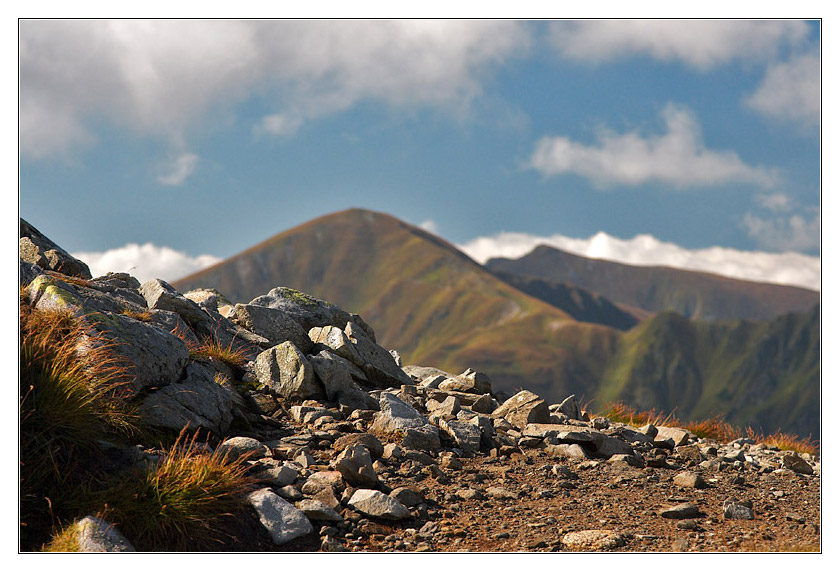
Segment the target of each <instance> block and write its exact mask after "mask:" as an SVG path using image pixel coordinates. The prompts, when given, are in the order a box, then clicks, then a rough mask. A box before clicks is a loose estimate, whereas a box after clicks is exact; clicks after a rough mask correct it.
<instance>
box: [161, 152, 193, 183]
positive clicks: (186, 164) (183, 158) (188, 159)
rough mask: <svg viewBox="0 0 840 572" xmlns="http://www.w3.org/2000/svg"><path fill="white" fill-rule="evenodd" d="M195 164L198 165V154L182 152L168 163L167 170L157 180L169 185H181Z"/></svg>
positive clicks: (190, 173) (191, 172)
mask: <svg viewBox="0 0 840 572" xmlns="http://www.w3.org/2000/svg"><path fill="white" fill-rule="evenodd" d="M196 165H198V155H196V154H195V153H183V154H181V155H179V156H178V157H177V158H176V159H175V160H174V161H173V162H172V164H171V165H169V172H168V173H167V174H165V175H161V176H159V177H158V182H159V183H160V184H162V185H167V186H170V187H174V186H178V185H183V184H184V181H186V180H187V177H189V176H190V175H192V174H193V171H195V167H196Z"/></svg>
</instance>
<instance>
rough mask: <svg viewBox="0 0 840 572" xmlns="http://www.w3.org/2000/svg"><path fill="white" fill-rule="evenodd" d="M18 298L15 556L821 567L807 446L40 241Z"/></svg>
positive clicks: (303, 298) (283, 298) (816, 467)
mask: <svg viewBox="0 0 840 572" xmlns="http://www.w3.org/2000/svg"><path fill="white" fill-rule="evenodd" d="M24 230H25V229H24ZM33 230H34V229H33ZM24 239H25V240H24ZM20 279H21V295H20V306H21V310H20V312H21V322H20V327H21V379H20V402H21V453H20V460H21V469H20V475H21V503H20V515H21V550H24V551H31V550H41V549H46V550H57V551H115V552H125V551H135V550H136V551H174V550H178V551H180V550H188V551H189V550H201V551H208V550H218V551H301V552H302V551H316V550H322V551H399V552H402V551H459V550H467V551H482V552H483V551H633V552H639V551H729V550H738V551H752V550H758V551H801V550H819V549H820V546H821V544H820V542H821V536H820V531H821V528H820V518H821V512H820V459H819V454H818V450H817V449H816V448H815V447H814V446H813V444H812V443H810V442H802V441H799V440H796V439H789V440H786V439H784V436H780V435H775V436H773V437H772V438H763V437H762V436H759V435H754V434H751V435H750V434H748V435H741V436H737V435H735V434H734V433H733V432H732V428H731V427H728V426H725V424H720V423H711V424H710V425H709V426H704V427H703V428H702V429H703V431H700V427H699V426H696V427H694V428H693V429H692V430H687V429H691V428H680V427H679V426H675V425H679V423H676V422H675V420H673V419H670V420H669V419H666V418H662V417H656V416H654V417H651V416H648V417H646V418H638V419H633V418H626V419H625V418H622V417H620V416H619V415H617V414H616V412H615V411H603V412H600V413H599V412H595V411H583V410H582V408H581V404H580V403H579V401H578V399H576V397H575V396H574V395H569V396H568V397H566V398H564V399H561V400H556V401H552V400H548V401H547V400H545V399H543V398H542V397H541V396H539V395H537V394H536V393H533V392H531V391H527V390H522V391H518V392H515V393H514V394H513V395H508V394H504V393H502V392H499V391H497V390H496V388H495V387H494V384H493V382H492V380H491V379H490V377H488V376H487V375H485V374H484V373H481V372H480V371H474V370H472V369H467V370H466V371H462V372H461V373H457V372H451V371H443V370H440V369H436V368H435V367H430V366H429V365H435V364H424V365H422V366H420V365H408V364H403V363H402V360H401V358H400V356H399V354H398V353H397V352H395V351H393V350H389V349H388V348H385V347H383V346H382V345H380V343H378V342H377V334H376V332H375V331H374V329H373V328H372V327H371V326H370V325H369V324H368V323H367V322H366V321H365V320H364V319H363V318H362V317H361V316H359V315H356V314H353V313H350V312H347V311H345V310H343V309H341V308H340V307H338V306H335V305H333V304H331V303H329V302H326V301H323V300H320V299H317V298H315V297H313V296H310V295H309V294H306V293H303V292H300V291H297V290H293V289H290V288H287V287H283V286H276V287H272V288H270V289H269V290H268V291H267V292H265V293H264V294H261V295H259V296H257V297H255V298H254V299H252V300H251V301H250V302H248V303H231V302H230V301H228V300H226V299H225V298H224V297H223V296H222V295H221V294H219V293H218V292H216V291H214V290H207V289H194V290H190V291H186V292H183V293H182V292H179V291H178V290H176V289H175V288H173V287H172V286H171V285H170V284H168V283H166V282H164V281H162V280H151V281H148V282H146V283H143V284H140V283H139V282H138V281H137V280H136V279H134V278H133V277H131V276H130V275H127V274H108V275H106V276H102V277H91V276H90V273H89V271H87V269H86V267H84V264H83V263H80V262H79V261H75V260H73V259H72V257H70V256H69V255H68V254H67V253H66V252H64V251H63V250H61V249H60V248H58V247H57V246H56V245H54V244H52V243H51V242H50V241H49V239H47V238H46V237H44V236H43V235H41V234H40V233H37V234H35V233H34V232H30V233H29V234H27V235H26V236H24V237H23V238H22V239H21V261H20ZM97 364H100V365H101V364H104V365H105V366H106V367H98V366H97ZM669 421H670V422H669ZM631 422H632V423H631ZM727 429H728V431H729V432H728V433H727V431H725V430H727ZM721 436H725V438H723V437H721ZM790 447H793V448H794V449H797V451H794V450H790Z"/></svg>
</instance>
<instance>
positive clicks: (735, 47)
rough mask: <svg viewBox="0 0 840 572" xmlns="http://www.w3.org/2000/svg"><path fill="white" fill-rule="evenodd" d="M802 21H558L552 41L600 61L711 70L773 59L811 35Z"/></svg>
mask: <svg viewBox="0 0 840 572" xmlns="http://www.w3.org/2000/svg"><path fill="white" fill-rule="evenodd" d="M807 34H808V28H807V24H806V23H805V22H803V21H791V20H775V21H757V20H752V21H749V20H677V21H675V20H583V21H566V22H554V23H553V24H552V26H551V41H552V43H553V45H554V47H555V48H556V49H557V51H558V53H559V54H560V55H561V56H562V57H564V58H567V59H570V60H577V61H582V62H587V63H594V64H599V63H603V62H605V61H609V60H615V59H620V58H626V57H631V56H639V55H643V56H649V57H652V58H654V59H657V60H660V61H680V62H682V63H684V64H686V65H688V66H690V67H693V68H696V69H702V70H706V69H709V68H711V67H713V66H716V65H721V64H726V63H729V62H731V61H734V60H747V61H769V60H772V59H773V58H774V57H775V56H776V54H777V53H778V51H779V48H780V47H783V46H790V45H798V44H800V43H801V42H802V41H803V40H804V39H805V38H806V36H807Z"/></svg>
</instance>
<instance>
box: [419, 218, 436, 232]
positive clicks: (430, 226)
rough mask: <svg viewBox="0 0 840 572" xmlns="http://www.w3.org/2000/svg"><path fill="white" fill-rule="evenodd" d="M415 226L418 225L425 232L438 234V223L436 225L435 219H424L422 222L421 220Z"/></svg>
mask: <svg viewBox="0 0 840 572" xmlns="http://www.w3.org/2000/svg"><path fill="white" fill-rule="evenodd" d="M417 226H419V227H420V228H422V229H423V230H425V231H426V232H428V233H431V234H440V233H439V232H438V225H437V223H436V222H435V221H433V220H432V219H428V220H424V221H423V222H421V223H420V224H418V225H417Z"/></svg>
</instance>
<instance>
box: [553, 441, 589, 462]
mask: <svg viewBox="0 0 840 572" xmlns="http://www.w3.org/2000/svg"><path fill="white" fill-rule="evenodd" d="M545 452H546V453H547V454H549V455H552V456H555V457H561V458H564V459H572V460H579V461H585V460H586V459H588V458H589V456H588V455H587V454H586V451H585V450H584V449H583V447H581V446H580V445H577V444H574V443H572V444H568V443H560V444H559V445H546V447H545Z"/></svg>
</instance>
